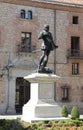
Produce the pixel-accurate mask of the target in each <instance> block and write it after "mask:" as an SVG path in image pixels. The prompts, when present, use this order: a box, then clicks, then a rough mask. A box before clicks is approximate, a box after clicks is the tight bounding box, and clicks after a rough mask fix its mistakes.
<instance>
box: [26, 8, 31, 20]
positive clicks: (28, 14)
mask: <svg viewBox="0 0 83 130" xmlns="http://www.w3.org/2000/svg"><path fill="white" fill-rule="evenodd" d="M27 19H32V11H31V10H28V12H27Z"/></svg>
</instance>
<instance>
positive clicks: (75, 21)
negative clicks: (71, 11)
mask: <svg viewBox="0 0 83 130" xmlns="http://www.w3.org/2000/svg"><path fill="white" fill-rule="evenodd" d="M72 24H79V17H78V16H73V17H72Z"/></svg>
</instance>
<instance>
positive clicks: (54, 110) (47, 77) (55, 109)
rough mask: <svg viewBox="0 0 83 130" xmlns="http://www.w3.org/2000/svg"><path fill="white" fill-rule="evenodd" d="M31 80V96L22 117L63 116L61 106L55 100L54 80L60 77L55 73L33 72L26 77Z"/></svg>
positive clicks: (32, 118) (28, 118) (29, 119)
mask: <svg viewBox="0 0 83 130" xmlns="http://www.w3.org/2000/svg"><path fill="white" fill-rule="evenodd" d="M24 78H25V79H26V80H28V81H30V82H31V95H30V96H31V97H30V100H29V102H28V103H27V104H25V105H24V106H23V113H22V115H23V116H22V119H23V120H25V121H29V122H30V121H32V120H35V119H36V118H45V119H46V118H55V117H60V116H61V107H60V106H59V105H57V103H56V102H55V101H54V82H56V81H57V80H58V79H59V78H60V77H59V76H56V75H54V74H41V73H33V74H31V75H29V76H26V77H24Z"/></svg>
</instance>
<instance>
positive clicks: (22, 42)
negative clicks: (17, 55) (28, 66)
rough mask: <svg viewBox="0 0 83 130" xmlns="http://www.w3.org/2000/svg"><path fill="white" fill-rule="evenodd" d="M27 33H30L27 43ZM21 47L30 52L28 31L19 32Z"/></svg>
mask: <svg viewBox="0 0 83 130" xmlns="http://www.w3.org/2000/svg"><path fill="white" fill-rule="evenodd" d="M22 34H24V35H25V36H24V39H22V38H23V37H22ZM27 35H30V36H29V38H30V42H29V43H27ZM23 40H24V41H23ZM21 49H22V50H24V51H25V52H26V51H27V52H31V49H32V45H31V33H30V32H21Z"/></svg>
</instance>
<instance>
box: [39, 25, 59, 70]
mask: <svg viewBox="0 0 83 130" xmlns="http://www.w3.org/2000/svg"><path fill="white" fill-rule="evenodd" d="M38 39H42V40H43V43H42V48H41V50H42V55H41V57H40V61H39V72H46V66H47V62H48V58H49V54H50V52H51V51H52V50H53V49H56V48H58V46H56V45H55V44H54V41H53V37H52V34H51V32H49V25H45V26H44V29H43V30H42V31H41V32H40V34H39V36H38Z"/></svg>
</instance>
